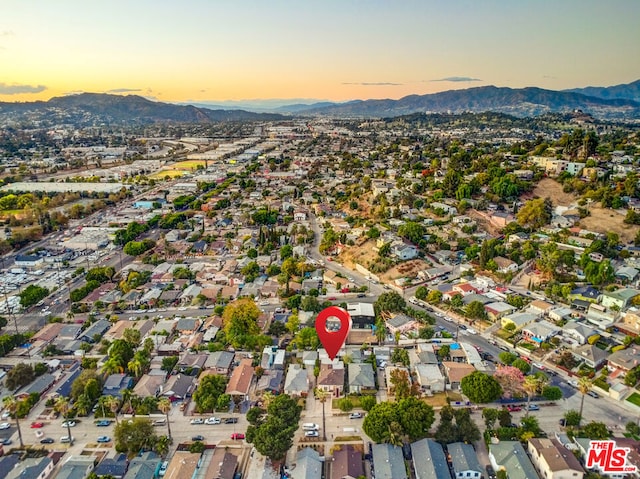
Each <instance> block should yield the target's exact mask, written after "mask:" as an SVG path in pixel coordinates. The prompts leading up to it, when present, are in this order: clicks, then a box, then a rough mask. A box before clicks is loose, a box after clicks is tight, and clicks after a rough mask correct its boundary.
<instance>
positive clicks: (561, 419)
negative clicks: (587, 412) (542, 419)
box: [558, 418, 567, 427]
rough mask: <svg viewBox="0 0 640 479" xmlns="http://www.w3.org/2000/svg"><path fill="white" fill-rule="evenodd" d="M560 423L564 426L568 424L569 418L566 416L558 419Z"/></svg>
mask: <svg viewBox="0 0 640 479" xmlns="http://www.w3.org/2000/svg"><path fill="white" fill-rule="evenodd" d="M558 424H560V425H561V426H563V427H564V426H566V425H567V420H566V419H565V418H560V420H559V421H558Z"/></svg>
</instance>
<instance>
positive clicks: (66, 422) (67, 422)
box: [62, 421, 76, 427]
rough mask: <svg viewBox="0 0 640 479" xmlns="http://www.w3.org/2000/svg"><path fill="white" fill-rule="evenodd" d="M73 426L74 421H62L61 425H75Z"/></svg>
mask: <svg viewBox="0 0 640 479" xmlns="http://www.w3.org/2000/svg"><path fill="white" fill-rule="evenodd" d="M75 426H76V422H75V421H65V422H63V423H62V427H75Z"/></svg>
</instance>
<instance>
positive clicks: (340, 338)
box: [316, 306, 351, 360]
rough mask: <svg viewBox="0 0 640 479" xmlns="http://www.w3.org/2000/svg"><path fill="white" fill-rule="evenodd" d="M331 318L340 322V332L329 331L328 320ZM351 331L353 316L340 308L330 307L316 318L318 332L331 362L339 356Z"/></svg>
mask: <svg viewBox="0 0 640 479" xmlns="http://www.w3.org/2000/svg"><path fill="white" fill-rule="evenodd" d="M329 318H336V319H337V320H339V321H340V329H339V330H337V331H330V330H328V329H327V319H329ZM350 329H351V316H350V315H349V313H348V312H347V311H346V310H344V309H342V308H339V307H338V306H329V307H328V308H325V309H323V310H322V311H320V313H319V314H318V317H317V318H316V332H317V333H318V338H319V339H320V342H321V343H322V345H323V346H324V349H325V351H327V354H328V355H329V357H330V358H331V360H333V359H334V358H335V357H336V355H337V354H338V351H340V348H341V347H342V345H343V344H344V341H345V340H346V339H347V334H349V330H350Z"/></svg>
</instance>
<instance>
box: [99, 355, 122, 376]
mask: <svg viewBox="0 0 640 479" xmlns="http://www.w3.org/2000/svg"><path fill="white" fill-rule="evenodd" d="M122 369H123V368H122V366H121V365H120V361H118V359H116V358H109V359H107V361H106V362H105V363H104V364H103V365H102V373H103V374H106V375H107V376H109V375H111V374H117V373H122Z"/></svg>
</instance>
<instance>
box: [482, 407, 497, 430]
mask: <svg viewBox="0 0 640 479" xmlns="http://www.w3.org/2000/svg"><path fill="white" fill-rule="evenodd" d="M498 414H499V411H498V410H497V409H495V408H492V407H486V408H484V409H483V410H482V418H483V419H484V425H485V427H486V428H487V429H493V426H494V424H495V423H496V421H497V420H498Z"/></svg>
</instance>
